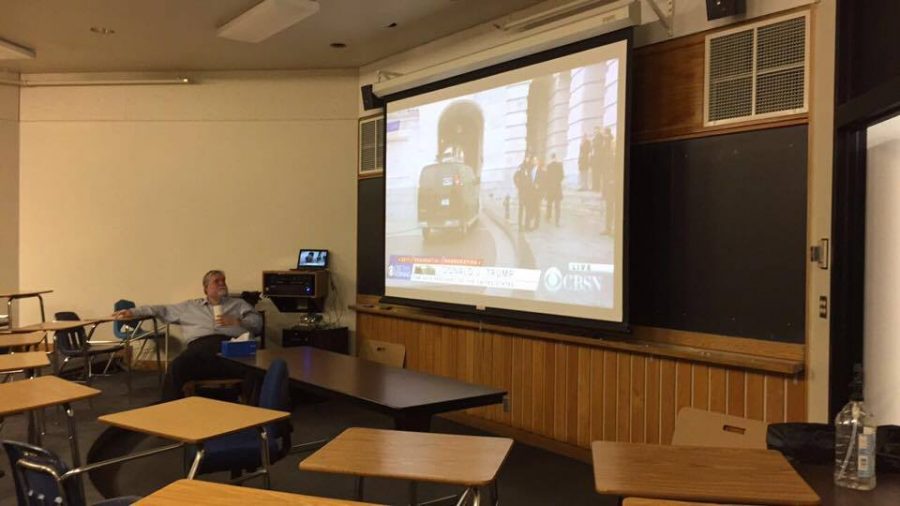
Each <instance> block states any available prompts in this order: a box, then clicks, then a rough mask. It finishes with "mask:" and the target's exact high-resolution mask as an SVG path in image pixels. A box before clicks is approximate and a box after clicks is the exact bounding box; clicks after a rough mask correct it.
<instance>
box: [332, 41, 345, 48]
mask: <svg viewBox="0 0 900 506" xmlns="http://www.w3.org/2000/svg"><path fill="white" fill-rule="evenodd" d="M328 45H329V46H331V47H333V48H335V49H343V48H345V47H347V44H344V43H343V42H332V43H331V44H328Z"/></svg>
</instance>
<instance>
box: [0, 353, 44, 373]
mask: <svg viewBox="0 0 900 506" xmlns="http://www.w3.org/2000/svg"><path fill="white" fill-rule="evenodd" d="M48 365H50V359H48V358H47V353H45V352H43V351H26V352H24V353H12V354H9V355H0V373H5V372H13V371H26V372H27V373H29V375H31V373H33V371H34V370H35V369H40V368H41V367H47V366H48Z"/></svg>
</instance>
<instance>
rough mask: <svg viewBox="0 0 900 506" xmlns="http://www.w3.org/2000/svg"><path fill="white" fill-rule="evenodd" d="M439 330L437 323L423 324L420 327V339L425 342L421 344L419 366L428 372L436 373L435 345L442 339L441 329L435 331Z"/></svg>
mask: <svg viewBox="0 0 900 506" xmlns="http://www.w3.org/2000/svg"><path fill="white" fill-rule="evenodd" d="M435 330H437V325H432V324H430V323H429V324H423V325H421V326H420V327H419V339H421V340H422V341H423V342H422V344H421V345H420V346H421V347H420V352H421V356H420V360H421V362H420V364H419V366H420V367H421V368H422V370H423V371H425V372H427V373H432V374H433V373H434V372H435V366H434V345H435V341H439V340H440V331H437V332H435Z"/></svg>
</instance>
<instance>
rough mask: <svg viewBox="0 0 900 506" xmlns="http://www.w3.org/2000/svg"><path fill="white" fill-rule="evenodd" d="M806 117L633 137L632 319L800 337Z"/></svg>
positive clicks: (770, 336) (803, 286) (782, 337)
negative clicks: (721, 130) (756, 126)
mask: <svg viewBox="0 0 900 506" xmlns="http://www.w3.org/2000/svg"><path fill="white" fill-rule="evenodd" d="M806 150H807V129H806V126H795V127H788V128H777V129H768V130H758V131H753V132H744V133H736V134H730V135H719V136H713V137H704V138H699V139H689V140H679V141H670V142H663V143H654V144H643V145H637V146H633V148H632V157H631V188H630V191H629V197H630V200H629V206H630V212H629V231H630V237H631V240H630V243H629V260H630V271H629V272H630V279H631V281H630V283H631V284H630V290H629V300H630V302H631V322H632V323H633V324H641V325H650V326H655V327H665V328H674V329H683V330H691V331H698V332H708V333H713V334H724V335H732V336H742V337H752V338H758V339H767V340H776V341H785V342H803V339H804V322H805V310H804V309H805V308H804V304H805V300H806V297H805V293H806V281H805V280H806V277H805V269H806V258H805V254H806V253H805V252H806V181H807V170H806V166H807V163H806V159H807V152H806Z"/></svg>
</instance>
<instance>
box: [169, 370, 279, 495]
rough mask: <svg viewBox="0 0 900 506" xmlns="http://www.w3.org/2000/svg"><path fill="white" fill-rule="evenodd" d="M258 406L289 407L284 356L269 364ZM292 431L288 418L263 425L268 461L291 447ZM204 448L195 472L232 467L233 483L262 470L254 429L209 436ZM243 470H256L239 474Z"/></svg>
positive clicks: (189, 455)
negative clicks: (264, 426)
mask: <svg viewBox="0 0 900 506" xmlns="http://www.w3.org/2000/svg"><path fill="white" fill-rule="evenodd" d="M258 406H259V407H261V408H267V409H274V410H278V411H291V400H290V392H289V391H288V370H287V363H286V362H285V361H284V360H276V361H274V362H272V364H271V365H270V366H269V370H268V371H267V372H266V376H265V378H264V379H263V384H262V388H261V389H260V392H259V403H258ZM291 431H292V427H291V422H290V420H286V421H283V422H277V423H272V424H269V425H266V435H267V437H268V442H269V459H270V461H269V462H270V463H272V464H274V463H275V462H277V461H278V460H280V459H281V458H283V457H284V456H285V455H287V454H288V452H289V451H290V449H291ZM203 449H204V450H205V452H206V453H205V455H204V456H203V460H202V461H201V462H200V468H199V469H198V471H197V472H198V474H203V473H214V472H218V471H231V478H232V481H233V482H235V483H240V482H243V481H245V480H248V479H250V478H253V477H255V476H258V475H261V474H262V473H261V472H260V471H258V470H259V469H260V468H261V467H262V448H261V447H260V444H259V433H258V432H257V431H256V429H250V430H245V431H241V432H236V433H234V434H229V435H227V436H223V437H220V438H215V439H211V440H209V441H207V442H206V443H204V445H203ZM195 451H196V450H194V449H191V450H189V451H187V452H186V455H185V456H186V458H187V462H190V461H193V459H194V452H195ZM245 471H255V472H251V473H250V474H248V475H246V476H242V474H243V473H244V472H245Z"/></svg>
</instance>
